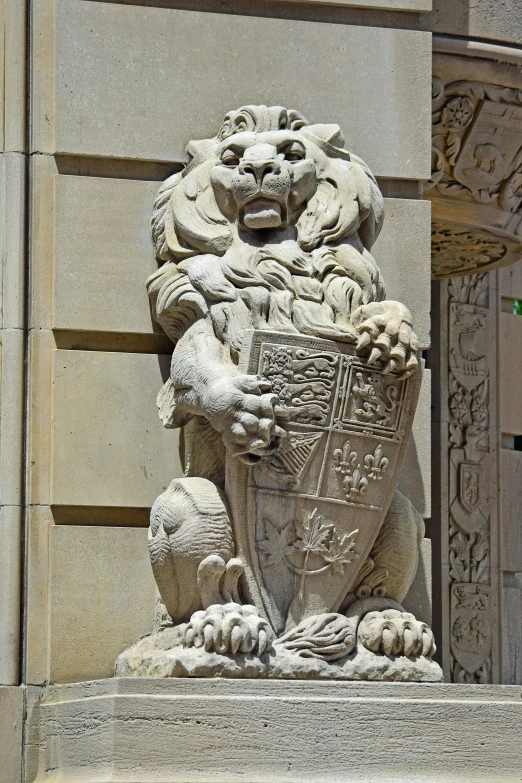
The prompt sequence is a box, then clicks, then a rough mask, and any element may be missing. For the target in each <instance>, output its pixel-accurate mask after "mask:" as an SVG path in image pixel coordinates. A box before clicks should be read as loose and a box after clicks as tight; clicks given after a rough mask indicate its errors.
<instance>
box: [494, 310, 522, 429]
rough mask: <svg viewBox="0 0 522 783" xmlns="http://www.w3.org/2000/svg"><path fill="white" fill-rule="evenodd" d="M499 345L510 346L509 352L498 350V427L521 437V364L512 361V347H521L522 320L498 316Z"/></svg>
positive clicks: (506, 314) (504, 315)
mask: <svg viewBox="0 0 522 783" xmlns="http://www.w3.org/2000/svg"><path fill="white" fill-rule="evenodd" d="M499 319H500V323H499V331H500V335H499V341H500V342H499V344H500V346H506V347H507V346H511V350H500V351H499V354H500V355H499V360H500V427H501V430H502V432H504V433H509V434H510V435H522V397H521V395H520V394H519V393H518V392H517V390H518V389H520V388H522V386H521V384H522V364H521V363H520V362H518V361H513V353H512V350H513V348H514V346H519V345H521V341H522V318H521V317H520V316H518V315H511V314H510V313H500V315H499Z"/></svg>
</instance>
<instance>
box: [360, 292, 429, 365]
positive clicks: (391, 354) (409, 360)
mask: <svg viewBox="0 0 522 783" xmlns="http://www.w3.org/2000/svg"><path fill="white" fill-rule="evenodd" d="M352 324H353V326H354V327H355V329H356V332H357V334H358V335H359V339H358V341H357V346H356V350H357V352H358V353H359V352H361V351H363V352H367V351H370V354H369V357H368V364H376V363H382V362H384V363H385V364H384V368H383V372H384V373H389V372H392V370H395V371H396V372H400V373H401V377H402V378H406V377H407V376H408V375H411V374H412V373H414V372H415V370H416V369H417V365H418V359H417V352H418V350H419V342H418V340H417V336H416V334H415V332H414V331H413V329H412V323H411V314H410V312H409V310H408V309H407V308H406V307H405V306H404V305H402V304H400V302H392V301H384V302H370V303H369V304H367V305H361V306H360V307H358V308H357V310H355V312H354V313H353V315H352Z"/></svg>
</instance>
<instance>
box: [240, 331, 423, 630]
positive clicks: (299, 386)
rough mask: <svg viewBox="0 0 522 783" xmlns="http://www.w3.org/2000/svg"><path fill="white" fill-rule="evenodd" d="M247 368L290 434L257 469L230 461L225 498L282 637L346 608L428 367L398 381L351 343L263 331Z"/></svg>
mask: <svg viewBox="0 0 522 783" xmlns="http://www.w3.org/2000/svg"><path fill="white" fill-rule="evenodd" d="M240 370H241V371H242V372H246V373H248V374H253V375H256V374H257V375H260V376H262V377H263V378H264V379H266V380H267V381H269V382H270V384H271V387H272V390H273V391H274V392H275V393H276V394H277V395H278V397H279V400H280V404H281V408H282V409H283V410H284V413H285V417H284V421H283V419H282V420H281V424H282V426H284V428H285V430H286V431H287V433H288V434H287V437H286V438H285V439H284V440H283V442H282V444H281V446H280V447H279V448H278V450H277V451H276V452H275V453H273V454H272V455H271V456H270V457H266V458H263V459H262V460H261V461H260V462H259V463H257V464H256V465H254V466H253V467H248V466H246V465H244V464H243V463H241V462H240V461H239V460H237V459H235V458H233V457H230V455H227V476H226V492H227V497H228V500H229V503H230V509H231V516H232V520H233V527H234V536H235V540H236V544H237V554H238V556H239V557H241V559H242V560H243V562H244V566H245V578H246V582H247V589H248V592H249V595H250V600H251V601H252V602H253V603H254V604H256V606H257V608H258V609H259V611H261V612H262V613H263V614H265V615H266V616H267V618H268V619H269V621H270V622H271V624H272V626H273V628H274V630H275V632H276V633H278V634H279V633H281V632H282V631H283V630H285V628H286V629H288V628H290V627H292V626H293V625H295V624H297V623H299V622H300V621H301V620H302V619H304V618H305V617H309V616H313V615H316V614H321V613H323V612H332V611H334V612H335V611H337V610H338V609H339V607H340V605H341V603H342V601H343V600H344V598H345V597H346V595H347V594H348V593H349V592H350V588H351V587H352V586H353V585H354V582H355V580H356V577H357V573H358V571H359V569H360V567H361V565H362V564H363V563H364V561H365V559H366V557H367V556H368V553H369V551H370V549H371V547H372V545H373V543H374V541H375V538H376V537H377V534H378V532H379V529H380V527H381V525H382V523H383V520H384V516H385V515H386V512H387V510H388V507H389V504H390V501H391V497H392V494H393V492H394V490H395V488H396V485H397V481H398V478H399V472H400V467H401V465H402V460H403V456H404V451H405V448H406V446H407V442H408V438H409V435H410V432H411V425H412V419H413V414H414V412H415V407H416V404H417V398H418V394H419V388H420V382H421V370H420V369H419V370H418V371H417V373H416V375H415V376H413V377H412V378H408V379H406V380H400V379H399V378H398V376H397V374H393V373H391V374H389V375H384V374H383V373H382V371H381V370H380V369H378V368H376V367H374V366H368V365H367V364H366V363H365V361H364V360H363V359H361V358H359V357H357V356H356V354H355V351H354V348H353V346H351V345H347V344H345V343H340V342H335V341H330V340H323V339H315V338H310V337H304V336H300V335H293V334H286V333H278V332H268V331H259V330H254V331H253V332H249V333H248V335H247V336H246V338H245V341H244V346H243V350H242V354H241V360H240Z"/></svg>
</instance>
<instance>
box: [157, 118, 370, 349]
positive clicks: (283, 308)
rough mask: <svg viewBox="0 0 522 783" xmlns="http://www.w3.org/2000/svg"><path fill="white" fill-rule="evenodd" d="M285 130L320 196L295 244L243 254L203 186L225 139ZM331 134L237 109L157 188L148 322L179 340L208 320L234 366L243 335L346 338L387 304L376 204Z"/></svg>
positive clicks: (300, 224) (359, 169)
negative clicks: (353, 319)
mask: <svg viewBox="0 0 522 783" xmlns="http://www.w3.org/2000/svg"><path fill="white" fill-rule="evenodd" d="M278 129H287V130H290V131H292V132H296V133H297V134H298V137H299V139H300V140H301V141H302V142H303V144H304V145H305V148H306V153H307V156H308V157H312V158H313V159H314V161H315V168H316V178H317V183H318V184H317V190H316V192H315V194H314V195H313V196H312V197H311V198H310V200H309V201H308V203H307V204H306V206H305V209H304V211H302V213H301V215H300V216H299V218H298V219H297V222H296V234H297V244H295V243H294V249H293V251H292V252H290V251H289V249H288V247H283V246H277V245H273V246H269V245H266V246H265V247H263V248H262V249H259V248H250V246H248V245H243V246H242V247H241V248H240V250H241V252H240V253H238V252H236V253H234V248H233V247H232V245H233V241H234V239H233V236H234V235H233V232H232V230H231V225H230V223H229V221H228V219H227V218H226V217H225V216H224V215H223V214H222V213H221V212H220V210H219V208H218V205H217V203H216V199H215V197H214V192H213V188H212V185H211V181H210V172H211V170H212V168H213V167H214V165H215V164H216V162H217V155H216V153H217V150H218V147H219V145H220V144H221V143H222V141H223V140H224V139H226V138H228V137H229V136H231V135H233V134H235V133H239V132H242V131H245V130H246V131H251V132H257V133H259V132H263V131H267V130H278ZM343 145H344V140H343V138H342V134H341V132H340V130H339V127H338V126H337V125H309V124H308V122H307V121H306V120H305V118H304V117H303V116H302V115H300V114H299V113H298V112H296V111H294V110H287V109H284V108H282V107H278V106H271V107H267V106H244V107H242V108H240V109H239V110H237V111H234V112H230V113H229V114H227V115H226V117H225V120H224V122H223V124H222V126H221V128H220V131H219V133H218V135H217V136H216V137H215V138H213V139H205V140H202V141H193V142H190V144H189V145H188V147H187V152H188V154H189V157H190V162H189V164H188V165H187V167H186V168H185V169H184V170H183V171H182V172H179V173H176V174H174V175H173V176H171V177H169V178H168V179H167V180H166V181H165V182H164V183H163V184H162V186H161V187H160V189H159V192H158V195H157V198H156V201H155V204H154V211H153V216H152V237H153V242H154V247H155V251H156V256H157V259H158V262H159V263H160V264H161V266H160V268H159V269H158V271H157V272H156V273H154V274H153V275H152V276H151V277H150V278H149V280H148V281H147V288H148V292H149V296H150V298H151V302H152V306H153V312H154V315H155V317H156V319H157V320H158V321H159V322H160V323H161V325H162V326H163V328H164V329H165V331H166V332H167V334H168V335H169V336H170V337H171V338H172V339H173V340H174V341H176V340H178V339H179V338H180V336H181V335H182V334H183V332H184V331H185V330H186V329H187V327H188V326H190V324H191V323H193V322H194V321H195V320H196V319H198V318H201V317H207V316H210V317H211V318H212V322H213V325H214V329H215V332H216V334H217V336H218V337H219V338H220V339H221V340H222V341H223V342H224V343H226V344H227V345H228V346H230V348H231V353H232V356H233V357H237V354H238V351H239V349H240V347H241V341H242V338H243V334H244V330H245V328H249V327H250V328H251V327H252V326H254V327H260V328H263V327H264V328H270V329H276V330H278V331H287V332H300V333H302V334H313V335H316V336H323V337H331V338H335V339H341V340H342V339H351V337H352V332H351V330H350V327H349V316H350V313H351V312H353V310H354V309H355V308H356V307H358V306H359V305H361V304H366V303H368V302H370V301H380V300H382V299H384V285H383V282H382V278H381V276H380V273H379V270H378V268H377V265H376V263H375V261H374V259H373V258H372V256H371V255H370V252H369V251H370V249H371V247H372V245H373V243H374V241H375V239H376V238H377V236H378V234H379V231H380V228H381V225H382V221H383V214H384V210H383V198H382V195H381V193H380V191H379V188H378V186H377V183H376V181H375V179H374V177H373V175H372V174H371V172H370V170H369V169H368V167H367V166H366V164H365V163H364V162H363V161H362V160H361V159H360V158H358V157H357V156H355V155H353V154H351V153H349V152H348V151H346V150H345V149H344V148H343Z"/></svg>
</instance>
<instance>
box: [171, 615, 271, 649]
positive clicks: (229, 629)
mask: <svg viewBox="0 0 522 783" xmlns="http://www.w3.org/2000/svg"><path fill="white" fill-rule="evenodd" d="M273 640H274V636H273V632H272V629H271V627H270V625H269V623H268V622H267V620H265V619H264V618H263V617H260V616H259V614H258V612H257V609H256V607H255V606H251V605H250V604H246V605H244V606H242V605H241V604H236V603H228V604H213V605H212V606H209V607H208V609H205V610H204V611H199V612H194V614H193V615H192V617H191V618H190V622H189V623H188V625H187V630H186V634H185V645H186V647H203V648H204V649H205V650H206V651H207V652H217V653H220V654H221V655H225V654H226V653H232V655H235V654H236V653H237V652H242V653H254V654H256V655H261V654H262V653H263V652H265V650H269V649H270V648H271V647H272V642H273Z"/></svg>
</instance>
